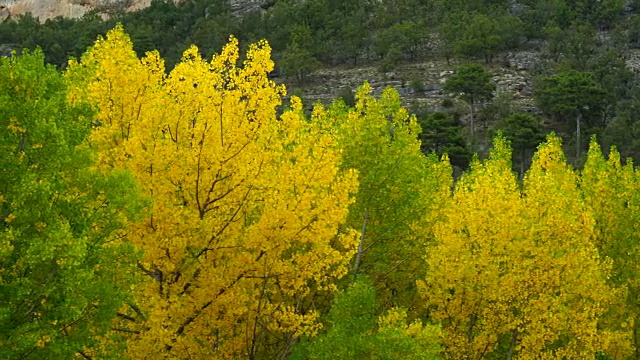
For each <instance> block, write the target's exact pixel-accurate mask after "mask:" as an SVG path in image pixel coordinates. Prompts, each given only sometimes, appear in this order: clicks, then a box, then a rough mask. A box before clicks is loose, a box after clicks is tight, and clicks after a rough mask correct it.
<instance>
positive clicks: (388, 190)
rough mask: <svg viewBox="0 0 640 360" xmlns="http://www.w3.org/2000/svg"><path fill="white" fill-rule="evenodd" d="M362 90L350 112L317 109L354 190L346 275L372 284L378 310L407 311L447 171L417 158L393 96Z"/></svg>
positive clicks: (407, 122)
mask: <svg viewBox="0 0 640 360" xmlns="http://www.w3.org/2000/svg"><path fill="white" fill-rule="evenodd" d="M370 91H371V88H370V86H369V85H368V84H365V85H364V86H363V87H361V88H360V89H359V90H358V92H357V94H356V99H357V102H356V104H355V108H347V107H346V106H345V105H344V104H342V103H340V102H339V103H336V104H334V105H332V106H331V107H329V108H328V109H327V110H326V111H325V110H323V109H322V108H317V109H316V110H315V111H314V113H315V117H314V119H315V121H323V122H324V123H325V124H326V126H327V127H328V128H329V129H330V130H331V131H332V132H333V134H335V136H336V138H337V142H338V146H339V148H340V151H341V153H342V165H341V166H342V168H343V170H345V171H350V169H356V170H357V171H358V179H359V182H360V185H359V187H358V191H357V193H356V194H355V200H356V201H355V203H354V204H352V205H351V206H350V207H349V215H348V218H347V225H348V226H349V227H351V228H355V229H358V230H360V231H361V237H360V244H359V245H360V246H359V249H358V253H357V254H356V258H355V260H354V266H353V269H354V273H359V274H365V275H367V276H369V277H371V278H372V280H373V281H374V282H375V283H376V288H377V289H378V294H379V296H380V299H381V301H382V302H383V303H385V304H394V305H399V306H403V307H406V308H412V307H413V308H415V307H416V301H418V297H417V291H416V287H415V282H414V279H415V278H416V277H418V276H419V274H424V272H425V271H426V269H425V266H424V261H423V260H422V256H423V254H424V253H425V251H426V246H427V245H428V244H429V243H430V242H431V241H432V238H431V237H429V235H428V234H429V231H428V230H427V231H425V232H422V233H420V235H418V231H417V229H418V228H421V229H422V228H425V227H429V226H430V224H431V223H432V222H433V221H432V220H433V219H434V218H435V217H436V214H437V211H438V209H439V208H440V207H441V206H442V201H443V200H444V199H445V198H446V197H447V196H448V194H449V191H450V187H451V182H452V179H451V167H450V165H449V163H448V161H440V160H439V159H438V158H437V157H436V156H435V155H433V154H431V155H430V156H424V155H423V154H422V153H421V152H420V142H419V141H418V134H419V133H420V126H419V125H418V123H417V120H416V119H415V117H414V116H409V114H408V113H407V111H406V110H405V109H403V108H402V107H401V101H400V97H399V95H398V93H397V92H396V91H395V90H394V89H392V88H388V89H386V90H385V91H384V92H383V93H382V95H381V97H380V99H375V98H374V97H373V96H372V95H371V94H370Z"/></svg>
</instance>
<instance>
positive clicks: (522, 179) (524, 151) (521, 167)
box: [520, 146, 527, 183]
mask: <svg viewBox="0 0 640 360" xmlns="http://www.w3.org/2000/svg"><path fill="white" fill-rule="evenodd" d="M526 155H527V151H526V149H525V147H524V146H523V147H522V151H521V152H520V182H521V183H522V182H523V181H524V161H525V158H526Z"/></svg>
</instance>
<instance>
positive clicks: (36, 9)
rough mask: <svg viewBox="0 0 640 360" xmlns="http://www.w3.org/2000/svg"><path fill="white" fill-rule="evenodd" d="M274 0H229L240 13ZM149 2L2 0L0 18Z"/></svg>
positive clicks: (137, 7) (74, 15) (42, 17)
mask: <svg viewBox="0 0 640 360" xmlns="http://www.w3.org/2000/svg"><path fill="white" fill-rule="evenodd" d="M174 1H180V0H174ZM273 3H275V0H229V5H230V6H231V10H232V12H233V13H234V14H235V15H237V16H242V15H244V14H247V13H249V12H252V11H259V10H261V9H264V8H266V7H268V6H270V5H273ZM150 4H151V0H0V21H3V20H4V19H6V17H8V15H9V14H11V15H13V16H17V15H21V14H26V13H28V12H30V13H31V14H32V15H33V16H34V17H37V18H39V19H40V21H45V20H47V19H51V18H54V17H57V16H64V17H69V18H77V17H81V16H82V15H84V14H85V13H87V12H88V11H90V10H93V9H97V10H108V9H109V8H123V9H125V10H126V11H135V10H140V9H143V8H145V7H147V6H149V5H150ZM3 14H4V15H3Z"/></svg>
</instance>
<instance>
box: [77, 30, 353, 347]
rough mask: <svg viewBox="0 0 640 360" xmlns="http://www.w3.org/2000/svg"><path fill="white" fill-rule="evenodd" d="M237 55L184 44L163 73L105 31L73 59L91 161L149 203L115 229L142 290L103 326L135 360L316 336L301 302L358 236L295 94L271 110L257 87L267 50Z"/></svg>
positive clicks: (328, 144)
mask: <svg viewBox="0 0 640 360" xmlns="http://www.w3.org/2000/svg"><path fill="white" fill-rule="evenodd" d="M238 59H239V52H238V44H237V41H236V40H235V39H233V38H232V39H231V41H230V42H229V44H227V45H226V46H225V47H224V49H223V50H222V52H221V53H220V54H219V55H216V56H214V57H213V59H212V60H211V61H210V62H207V61H205V60H203V59H202V58H201V57H200V55H199V53H198V49H197V48H195V47H192V48H190V49H188V50H187V51H186V52H185V53H184V56H183V58H182V61H181V63H179V64H178V65H177V66H176V67H175V69H174V70H173V71H172V72H171V73H170V74H169V75H168V76H165V75H164V69H163V64H162V60H161V59H160V58H159V56H158V55H157V54H156V53H150V54H147V56H146V57H145V58H143V59H137V58H136V56H135V53H134V52H133V48H132V46H131V43H130V40H129V38H128V36H127V35H126V34H125V33H124V31H123V30H122V28H120V27H117V28H116V29H114V30H112V31H111V32H109V34H108V35H107V38H106V39H99V40H98V41H97V42H96V44H95V46H94V47H93V48H91V49H90V50H89V51H88V52H87V53H86V54H85V55H84V56H83V58H82V61H81V62H80V63H72V64H70V67H69V70H68V73H67V76H68V78H69V81H70V82H71V83H72V84H73V85H74V86H73V87H74V88H75V90H76V92H75V93H74V95H73V96H75V97H84V98H87V99H90V100H91V101H92V102H93V103H94V104H95V106H96V107H97V109H98V111H99V115H98V116H97V117H96V119H95V120H94V125H95V130H94V133H93V136H92V139H91V144H92V146H95V147H97V148H98V149H100V150H101V151H102V154H103V156H102V164H103V166H107V167H109V166H112V167H118V168H126V169H130V170H131V171H132V172H133V173H134V174H135V175H136V177H137V178H138V180H139V181H140V183H141V184H142V186H143V187H144V188H145V189H146V191H147V193H148V196H149V197H150V198H151V201H152V206H151V209H150V210H149V212H148V214H147V216H146V219H145V221H144V222H142V223H140V224H138V225H135V226H133V227H131V229H130V232H129V235H128V238H129V239H130V241H131V242H133V243H134V244H135V245H137V246H139V247H140V248H142V249H143V250H144V257H143V260H142V261H140V263H139V264H138V267H139V269H140V270H141V272H142V273H144V274H145V275H147V276H146V279H147V281H146V282H143V283H140V284H139V286H138V287H137V289H136V291H137V294H138V303H137V305H136V306H131V307H130V308H128V309H125V310H123V313H122V314H120V318H121V321H120V323H119V324H116V325H115V326H114V330H115V331H119V332H120V333H122V334H128V335H130V336H128V340H127V341H128V349H129V356H131V357H132V358H136V359H158V358H193V359H195V358H200V359H210V358H237V357H246V358H251V359H252V358H256V357H259V356H262V357H265V356H266V357H276V356H278V357H279V356H283V355H284V354H286V353H287V352H288V349H289V347H290V346H291V345H292V343H293V342H294V341H295V339H296V338H297V337H298V336H300V335H302V334H312V333H313V332H315V331H316V330H317V328H318V325H317V321H316V320H317V319H316V318H317V314H316V312H315V311H314V308H313V302H312V301H311V298H312V297H313V294H314V293H316V292H318V291H327V290H331V289H332V288H333V283H334V281H335V279H336V278H339V277H341V276H342V275H344V274H345V273H346V271H347V264H348V261H349V259H350V258H351V257H352V255H353V253H354V249H355V245H356V244H357V236H356V234H355V233H354V232H349V231H342V232H338V230H337V229H339V228H340V227H341V226H340V225H341V224H342V223H344V221H345V219H346V216H347V209H348V206H349V205H350V204H351V202H352V199H351V198H350V193H353V192H354V191H355V190H356V186H357V181H356V176H355V173H354V172H352V171H348V172H340V173H339V167H340V163H339V158H340V154H339V152H338V151H337V150H335V145H334V140H333V138H332V137H331V135H330V134H329V133H328V132H326V131H324V130H323V129H322V128H321V127H320V126H316V125H314V124H312V123H309V122H308V121H306V120H305V118H304V116H303V112H302V104H301V103H300V101H299V100H298V99H296V98H293V99H292V109H291V110H289V111H286V112H285V113H283V114H282V115H281V116H280V117H279V118H278V117H277V116H276V106H278V105H280V97H281V96H282V95H283V94H284V88H283V87H279V86H276V85H275V84H274V83H273V82H272V81H270V80H268V78H267V73H268V72H269V71H271V70H272V69H273V63H272V61H271V60H270V48H269V46H268V45H267V44H266V43H265V42H260V43H258V44H257V45H252V46H251V47H250V48H249V50H248V52H247V54H246V60H245V61H244V63H243V66H237V64H238V62H239V61H238Z"/></svg>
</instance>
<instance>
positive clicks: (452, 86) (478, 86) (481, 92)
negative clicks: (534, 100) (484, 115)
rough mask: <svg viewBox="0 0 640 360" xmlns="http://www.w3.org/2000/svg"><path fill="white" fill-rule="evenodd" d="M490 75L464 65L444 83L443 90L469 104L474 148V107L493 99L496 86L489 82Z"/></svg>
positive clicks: (482, 69) (475, 67) (474, 66)
mask: <svg viewBox="0 0 640 360" xmlns="http://www.w3.org/2000/svg"><path fill="white" fill-rule="evenodd" d="M491 76H492V75H491V73H489V72H486V71H485V70H484V68H483V67H482V66H480V65H476V64H472V65H464V66H461V67H459V68H458V69H457V70H456V73H455V74H453V75H451V76H450V77H449V78H448V79H447V81H446V82H445V83H444V86H443V89H444V90H445V91H448V92H450V93H453V94H454V96H456V97H458V98H460V99H462V100H463V101H464V102H466V103H467V104H469V109H470V110H471V144H472V147H475V123H474V121H475V106H476V105H477V104H478V103H481V102H483V101H486V100H489V99H491V98H493V92H494V91H495V89H496V85H495V84H494V83H493V82H491Z"/></svg>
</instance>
